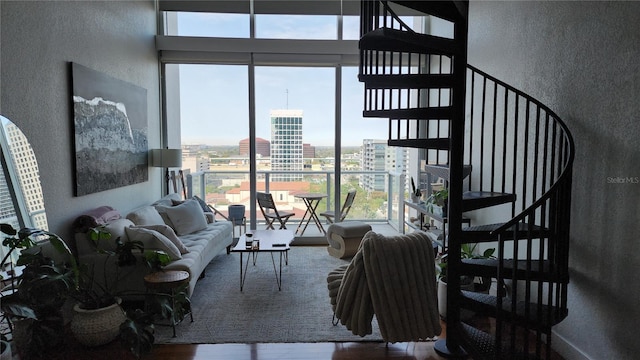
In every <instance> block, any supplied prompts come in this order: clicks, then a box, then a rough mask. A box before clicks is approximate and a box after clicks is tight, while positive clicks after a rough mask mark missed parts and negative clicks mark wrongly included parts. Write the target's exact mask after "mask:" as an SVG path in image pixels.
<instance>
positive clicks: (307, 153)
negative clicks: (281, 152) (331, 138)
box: [302, 144, 316, 159]
mask: <svg viewBox="0 0 640 360" xmlns="http://www.w3.org/2000/svg"><path fill="white" fill-rule="evenodd" d="M302 157H303V158H305V159H313V158H315V157H316V147H315V146H311V144H302Z"/></svg>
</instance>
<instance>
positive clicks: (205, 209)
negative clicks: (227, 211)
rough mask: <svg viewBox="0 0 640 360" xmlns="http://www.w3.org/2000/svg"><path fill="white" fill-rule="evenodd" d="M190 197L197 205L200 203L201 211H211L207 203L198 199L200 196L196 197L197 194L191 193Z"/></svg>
mask: <svg viewBox="0 0 640 360" xmlns="http://www.w3.org/2000/svg"><path fill="white" fill-rule="evenodd" d="M192 199H193V200H195V201H197V202H198V205H200V207H201V208H202V211H203V212H206V213H207V212H209V213H210V212H212V211H211V209H210V208H209V206H208V205H207V203H206V202H205V201H204V200H202V199H200V197H198V196H197V195H193V197H192Z"/></svg>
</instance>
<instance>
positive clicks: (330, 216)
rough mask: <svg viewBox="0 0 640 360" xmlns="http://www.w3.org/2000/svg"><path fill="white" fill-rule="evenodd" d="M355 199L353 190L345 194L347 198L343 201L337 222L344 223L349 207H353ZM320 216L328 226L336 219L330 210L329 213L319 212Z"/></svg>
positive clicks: (333, 212) (334, 213)
mask: <svg viewBox="0 0 640 360" xmlns="http://www.w3.org/2000/svg"><path fill="white" fill-rule="evenodd" d="M355 198H356V191H355V190H351V191H349V192H348V193H347V198H346V199H344V204H343V205H342V210H340V221H338V222H342V221H344V219H345V218H346V217H347V214H348V213H349V210H351V205H353V200H355ZM320 215H321V216H324V217H325V218H327V221H328V222H329V223H330V224H333V223H334V220H335V217H336V212H335V211H332V210H330V211H325V212H321V213H320Z"/></svg>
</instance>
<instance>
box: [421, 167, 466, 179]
mask: <svg viewBox="0 0 640 360" xmlns="http://www.w3.org/2000/svg"><path fill="white" fill-rule="evenodd" d="M471 169H472V167H471V165H463V167H462V178H463V179H466V178H467V176H469V174H471ZM422 171H424V172H426V173H428V174H432V175H435V176H437V177H439V178H442V179H444V180H449V165H429V164H426V165H424V166H423V167H422Z"/></svg>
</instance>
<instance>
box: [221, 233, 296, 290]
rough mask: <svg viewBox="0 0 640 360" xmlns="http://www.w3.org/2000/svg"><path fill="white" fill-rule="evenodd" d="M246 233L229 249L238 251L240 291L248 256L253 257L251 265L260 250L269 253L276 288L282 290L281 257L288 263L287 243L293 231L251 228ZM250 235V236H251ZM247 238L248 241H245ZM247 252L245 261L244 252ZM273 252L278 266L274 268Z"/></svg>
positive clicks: (247, 266) (288, 243) (245, 273)
mask: <svg viewBox="0 0 640 360" xmlns="http://www.w3.org/2000/svg"><path fill="white" fill-rule="evenodd" d="M249 235H250V237H247V234H243V235H241V236H240V238H239V239H238V244H236V246H234V247H233V249H232V250H231V251H233V252H238V253H240V291H242V290H243V288H244V281H245V279H246V277H247V268H249V258H253V265H255V264H256V258H257V257H258V254H259V253H261V252H268V253H270V254H271V262H272V263H273V272H274V273H275V275H276V282H277V284H278V290H282V258H283V257H284V259H285V264H286V265H288V264H289V249H291V248H290V247H289V245H290V244H291V242H292V241H293V231H291V230H253V231H250V232H249ZM251 235H252V236H251ZM247 239H248V240H249V242H247ZM245 253H247V260H246V262H245V260H244V259H243V258H244V254H245ZM274 253H277V254H278V255H279V258H280V260H279V266H280V268H279V269H277V268H276V260H275V258H274V256H273V255H274Z"/></svg>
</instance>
